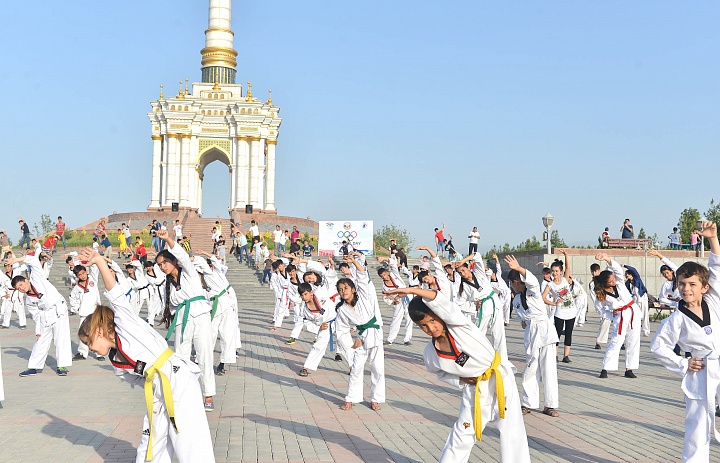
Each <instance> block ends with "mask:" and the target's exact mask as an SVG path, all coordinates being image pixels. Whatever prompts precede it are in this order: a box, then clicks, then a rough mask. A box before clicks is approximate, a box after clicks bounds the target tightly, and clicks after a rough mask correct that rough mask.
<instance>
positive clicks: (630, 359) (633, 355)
mask: <svg viewBox="0 0 720 463" xmlns="http://www.w3.org/2000/svg"><path fill="white" fill-rule="evenodd" d="M634 311H635V309H630V310H626V311H624V312H622V314H623V323H622V324H623V327H622V334H618V327H619V326H620V314H618V315H617V316H616V317H615V319H614V320H613V322H612V325H611V326H610V342H608V345H607V349H606V350H605V358H604V359H603V363H602V369H603V370H608V371H615V370H617V369H618V360H619V357H620V348H621V347H622V345H623V344H625V368H627V369H628V370H635V369H637V368H638V367H639V366H640V320H639V318H640V317H639V316H638V315H639V314H637V313H635V320H634V321H633V322H632V325H633V328H630V320H631V319H632V316H631V314H632V312H634Z"/></svg>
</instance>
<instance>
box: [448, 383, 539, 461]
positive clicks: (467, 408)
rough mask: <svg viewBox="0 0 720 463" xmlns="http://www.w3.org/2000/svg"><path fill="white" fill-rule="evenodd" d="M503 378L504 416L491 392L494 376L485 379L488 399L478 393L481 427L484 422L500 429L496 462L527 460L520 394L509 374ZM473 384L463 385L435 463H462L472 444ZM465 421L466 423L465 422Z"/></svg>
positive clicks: (473, 436)
mask: <svg viewBox="0 0 720 463" xmlns="http://www.w3.org/2000/svg"><path fill="white" fill-rule="evenodd" d="M503 379H504V380H505V381H504V383H505V418H500V414H499V413H498V402H497V396H496V394H495V378H490V380H489V381H488V389H489V394H488V395H490V396H491V400H490V401H487V402H486V401H485V400H484V399H485V398H484V397H481V400H482V402H481V407H482V410H481V414H482V428H483V429H485V427H486V426H487V425H490V426H492V427H494V428H497V430H498V431H500V462H501V463H503V462H506V463H526V462H527V463H529V462H530V450H529V449H528V442H527V434H526V433H525V423H524V422H523V417H522V411H521V410H520V398H519V397H518V391H517V388H516V387H515V384H514V382H513V381H512V379H513V378H512V377H510V378H503ZM474 398H475V386H470V385H465V386H464V387H463V392H462V402H461V404H460V414H459V416H458V419H457V421H456V422H455V424H454V425H453V427H452V430H451V431H450V435H449V436H448V438H447V441H446V442H445V447H444V448H443V451H442V454H441V455H440V459H439V460H438V463H466V462H467V461H468V460H469V459H470V453H471V452H472V449H473V447H474V446H475V420H474V416H475V400H474ZM467 424H469V426H466V425H467Z"/></svg>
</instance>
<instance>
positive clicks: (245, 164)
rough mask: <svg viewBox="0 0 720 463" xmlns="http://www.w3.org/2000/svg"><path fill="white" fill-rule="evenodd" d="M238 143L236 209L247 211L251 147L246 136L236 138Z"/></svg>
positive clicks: (234, 174) (235, 173) (234, 175)
mask: <svg viewBox="0 0 720 463" xmlns="http://www.w3.org/2000/svg"><path fill="white" fill-rule="evenodd" d="M235 141H236V143H237V169H236V170H235V172H233V177H234V178H235V209H241V210H244V209H245V205H246V204H250V203H249V202H248V198H249V193H250V192H249V190H248V181H249V175H250V146H249V144H248V137H247V136H246V135H238V136H237V137H235Z"/></svg>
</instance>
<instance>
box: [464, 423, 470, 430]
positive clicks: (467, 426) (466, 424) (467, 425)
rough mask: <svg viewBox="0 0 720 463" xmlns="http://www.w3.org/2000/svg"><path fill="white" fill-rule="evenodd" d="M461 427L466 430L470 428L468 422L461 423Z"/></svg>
mask: <svg viewBox="0 0 720 463" xmlns="http://www.w3.org/2000/svg"><path fill="white" fill-rule="evenodd" d="M463 426H464V427H465V429H467V428H469V427H470V423H468V422H467V421H466V422H464V423H463Z"/></svg>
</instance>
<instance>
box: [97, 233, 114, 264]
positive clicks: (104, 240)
mask: <svg viewBox="0 0 720 463" xmlns="http://www.w3.org/2000/svg"><path fill="white" fill-rule="evenodd" d="M100 246H101V247H102V248H103V252H102V254H101V255H103V256H105V257H107V258H108V259H112V243H111V242H110V239H109V238H108V237H107V235H106V234H105V233H103V235H102V236H101V240H100Z"/></svg>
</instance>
